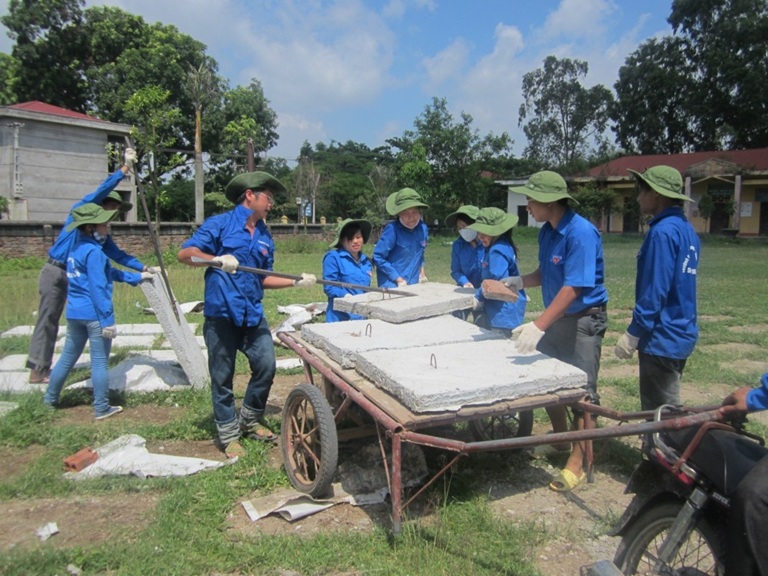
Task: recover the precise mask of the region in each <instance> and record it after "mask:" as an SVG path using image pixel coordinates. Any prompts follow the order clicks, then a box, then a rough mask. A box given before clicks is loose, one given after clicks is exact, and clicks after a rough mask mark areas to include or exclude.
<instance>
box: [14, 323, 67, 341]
mask: <svg viewBox="0 0 768 576" xmlns="http://www.w3.org/2000/svg"><path fill="white" fill-rule="evenodd" d="M34 330H35V327H34V326H14V327H13V328H10V329H8V330H6V331H5V332H3V333H2V334H0V338H12V337H14V336H32V332H34ZM64 332H66V330H65V329H64V326H63V325H62V326H59V334H58V335H57V336H56V337H57V338H59V339H61V338H63V337H64Z"/></svg>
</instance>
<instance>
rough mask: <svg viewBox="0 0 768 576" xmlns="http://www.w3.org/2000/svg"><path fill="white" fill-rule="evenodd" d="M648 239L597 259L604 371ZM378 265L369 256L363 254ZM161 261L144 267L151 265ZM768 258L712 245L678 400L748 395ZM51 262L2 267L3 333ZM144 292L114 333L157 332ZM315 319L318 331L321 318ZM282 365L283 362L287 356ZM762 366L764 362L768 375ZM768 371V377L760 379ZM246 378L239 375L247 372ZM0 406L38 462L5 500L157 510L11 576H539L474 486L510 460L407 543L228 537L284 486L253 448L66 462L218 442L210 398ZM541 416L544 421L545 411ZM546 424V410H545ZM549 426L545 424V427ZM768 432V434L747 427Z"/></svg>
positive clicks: (524, 248)
mask: <svg viewBox="0 0 768 576" xmlns="http://www.w3.org/2000/svg"><path fill="white" fill-rule="evenodd" d="M451 239H452V238H448V237H434V238H433V239H432V242H431V243H430V245H429V247H428V249H427V266H426V271H427V276H428V277H429V279H430V280H432V281H439V282H451V280H450V275H449V268H450V247H449V246H447V245H446V243H447V242H449V241H450V240H451ZM515 240H516V242H517V244H518V248H519V260H520V268H521V270H522V272H523V273H526V272H529V271H532V270H533V269H534V268H535V267H536V266H537V246H536V230H532V229H530V230H529V229H522V230H520V231H518V232H516V235H515ZM641 241H642V239H641V238H640V237H638V236H628V237H619V236H606V237H605V238H604V250H605V260H606V281H607V286H608V290H609V295H610V312H609V316H610V318H611V320H610V326H609V333H608V336H607V337H606V340H605V343H604V363H603V367H604V370H608V369H609V367H611V366H616V365H618V364H620V363H621V362H620V361H618V360H615V359H614V358H613V354H612V347H613V344H614V343H615V340H616V338H617V337H618V335H619V334H620V333H621V332H623V330H624V329H625V328H626V323H627V321H628V318H629V314H630V310H631V308H632V305H633V302H634V274H635V257H636V254H637V250H638V248H639V247H640V243H641ZM325 250H326V244H325V243H324V242H319V241H313V240H308V239H306V238H294V239H290V240H278V242H277V257H276V262H275V269H276V270H278V271H281V272H287V273H291V274H299V273H301V272H311V273H314V274H316V275H318V276H320V273H321V260H322V255H323V253H324V252H325ZM366 250H367V252H368V253H369V254H370V247H366ZM164 259H165V261H166V264H167V265H168V273H169V276H170V280H171V283H172V285H173V288H174V292H175V294H176V297H177V299H178V300H179V301H181V302H185V301H191V300H202V298H203V270H202V269H193V268H189V267H186V266H181V265H178V264H176V263H175V259H174V258H173V252H172V251H169V253H168V254H166V255H165V256H164ZM147 260H148V261H152V258H151V257H148V258H147ZM767 261H768V246H766V244H764V243H762V242H759V241H754V242H752V241H734V240H730V241H726V240H723V239H716V238H705V239H704V241H703V247H702V260H701V264H700V268H699V277H698V280H699V314H700V316H701V318H700V329H701V338H700V342H699V345H698V346H697V348H696V351H695V352H694V354H693V356H692V357H691V358H690V360H689V362H688V366H687V367H686V372H685V376H684V386H696V387H699V388H701V389H702V390H704V391H706V390H707V389H710V388H711V389H712V390H715V391H716V392H717V393H719V391H721V390H729V389H731V388H735V387H737V386H742V385H755V384H756V383H757V380H758V378H759V376H760V373H761V370H763V369H765V367H766V362H767V361H766V357H765V353H764V351H765V349H766V347H768V306H766V304H765V296H764V294H765V286H766V285H767V284H768V269H767V268H766V266H765V262H767ZM41 265H42V260H35V259H24V261H20V262H17V261H12V260H0V279H1V280H2V283H3V294H4V296H3V304H2V308H0V331H1V330H7V329H9V328H11V327H13V326H17V325H23V324H32V323H33V320H34V316H33V312H34V311H35V310H36V305H37V297H36V293H37V276H38V273H39V268H40V266H41ZM530 296H531V298H532V300H531V302H530V303H529V312H531V314H533V315H535V314H536V313H538V312H540V311H541V310H542V308H543V306H542V302H541V293H540V291H539V290H531V291H530ZM313 301H317V302H323V301H325V296H324V294H323V291H322V288H321V287H320V286H315V287H312V288H310V289H300V290H293V289H288V290H273V291H268V292H267V294H266V296H265V299H264V304H265V309H266V311H267V317H268V320H269V322H270V324H271V325H275V324H276V323H278V322H280V321H281V320H282V319H284V318H285V317H284V316H283V315H280V314H278V313H277V311H276V307H277V305H285V304H291V303H296V302H302V303H307V302H313ZM143 306H145V302H144V299H143V295H142V294H141V291H140V290H137V289H135V288H131V287H128V286H125V285H120V284H118V285H116V287H115V308H116V316H117V318H118V322H119V323H144V322H154V321H155V319H154V317H153V316H147V315H145V314H143V313H142V311H141V308H142V307H143ZM318 321H319V320H318ZM28 344H29V340H28V338H23V337H16V338H4V339H0V356H6V355H9V354H23V353H25V352H26V349H27V346H28ZM280 353H281V354H287V353H288V352H286V351H282V350H281V351H280ZM761 363H762V364H761ZM761 366H762V367H761ZM238 370H239V371H240V372H245V371H246V365H245V362H244V361H243V362H239V363H238ZM599 386H600V390H601V391H602V392H604V393H605V394H606V395H608V396H610V398H611V404H610V407H612V408H615V409H619V410H634V409H637V408H638V406H639V398H638V392H637V382H636V378H634V377H630V376H621V377H616V376H612V377H606V378H601V380H600V384H599ZM0 399H2V400H13V401H15V402H19V403H20V407H19V409H18V410H16V411H14V412H12V413H10V414H9V415H7V416H5V417H4V418H0V449H2V450H6V451H8V450H11V451H13V450H26V449H32V448H34V449H35V450H38V451H39V452H40V456H39V457H38V458H36V459H34V460H33V461H32V462H30V464H29V465H28V467H27V468H26V469H25V470H24V471H23V473H20V474H18V475H15V476H11V477H10V478H8V479H6V480H5V481H2V482H0V500H9V499H16V498H21V499H25V498H59V497H62V498H63V497H67V498H73V497H82V498H87V497H88V496H98V495H101V496H109V497H110V498H120V496H121V495H123V494H137V493H140V494H146V495H147V496H152V497H154V498H156V499H157V501H158V505H157V509H156V511H155V516H154V519H153V520H152V521H151V522H150V523H149V525H148V526H147V527H146V528H145V529H143V530H141V531H139V532H138V533H136V534H131V535H130V537H129V538H127V539H125V540H120V541H114V542H110V543H108V544H101V545H94V546H88V547H83V548H70V549H66V550H55V549H49V548H46V547H44V548H43V549H42V550H34V551H32V550H11V551H8V552H4V553H3V554H2V555H0V573H2V574H9V575H10V574H19V575H21V574H33V573H34V574H54V573H63V572H64V567H65V566H66V565H67V564H69V563H72V564H74V565H76V566H79V567H80V568H81V569H82V570H83V571H84V573H86V574H95V573H114V574H161V573H162V574H211V573H218V574H245V573H252V574H257V573H258V574H281V573H283V571H294V572H297V573H299V574H303V575H306V574H326V573H344V572H354V573H360V574H404V575H405V574H417V575H418V574H424V575H427V574H429V575H432V574H489V575H490V574H519V575H527V574H530V575H533V574H537V571H536V568H535V558H536V550H537V548H538V547H539V546H541V545H542V544H544V543H546V542H547V539H548V538H551V537H553V535H552V534H550V533H548V532H547V530H546V529H544V528H543V527H541V526H540V525H538V524H516V523H514V522H513V521H511V520H509V519H507V518H499V517H496V516H494V515H493V514H492V512H491V507H490V505H489V503H488V501H487V499H486V497H485V496H483V495H482V494H478V493H477V491H476V490H475V483H474V478H475V477H476V475H477V473H478V472H479V471H482V473H483V474H498V476H499V478H504V477H508V476H509V475H510V474H513V473H514V469H515V467H516V466H521V465H525V464H524V463H522V462H521V460H519V459H516V458H515V457H510V456H509V455H507V454H486V455H483V457H482V458H473V459H465V460H462V461H461V462H460V464H459V466H458V467H457V469H456V471H455V472H454V474H453V475H452V476H451V480H450V482H448V483H447V484H446V483H442V484H441V482H437V483H436V486H435V487H433V489H432V490H430V491H428V493H427V494H426V495H424V496H423V498H425V499H427V501H428V502H429V503H430V505H431V507H432V509H433V510H435V513H434V514H432V515H430V517H428V518H427V517H424V518H419V517H416V518H410V517H408V516H407V515H406V520H405V522H404V525H403V532H402V534H401V535H400V536H399V537H398V538H394V539H393V538H392V537H391V535H390V534H389V533H388V532H387V530H386V529H385V528H377V529H376V530H375V531H374V532H373V533H372V534H370V533H364V534H358V533H354V532H344V533H339V534H335V533H329V534H327V535H317V536H313V537H305V538H301V539H299V538H298V537H296V536H291V535H285V536H260V537H254V536H246V535H238V536H233V535H232V534H230V533H229V532H228V531H227V517H228V515H229V514H231V513H232V511H233V509H234V508H235V507H236V506H237V505H238V502H239V501H240V500H242V499H243V498H246V497H251V495H252V494H253V493H254V492H257V493H260V494H262V493H263V494H266V493H269V492H270V491H271V490H273V489H275V488H276V487H278V486H288V481H287V478H286V477H285V474H284V473H283V472H282V471H279V470H275V469H274V467H272V466H270V465H269V464H268V458H269V450H268V448H266V447H264V446H263V445H259V444H257V443H250V444H249V450H248V454H247V456H245V457H244V458H243V459H242V460H241V461H240V462H239V463H238V464H237V465H236V466H232V467H226V468H224V469H221V470H218V471H216V472H214V473H203V474H199V475H196V476H191V477H187V478H180V479H175V480H159V479H155V480H139V479H136V478H118V479H100V480H92V481H87V482H78V483H73V482H69V481H66V480H64V479H62V477H61V472H60V463H61V460H62V458H64V457H65V456H67V455H69V454H71V453H73V452H75V451H76V450H78V449H80V448H81V447H83V446H85V445H90V446H94V445H100V444H103V443H105V442H108V441H110V440H112V439H114V438H116V437H117V436H120V435H122V434H128V433H135V434H139V435H141V436H143V437H145V438H146V439H147V440H148V441H166V442H170V441H174V440H179V441H181V440H184V441H188V440H209V439H211V438H212V437H213V435H214V426H213V422H212V417H211V409H210V398H209V395H208V392H205V391H185V392H168V393H152V394H146V395H129V396H126V397H124V398H121V399H120V400H121V401H122V402H125V403H126V405H127V406H128V407H129V408H132V407H133V408H138V407H141V406H160V407H168V410H169V412H170V413H172V414H173V416H172V417H170V418H169V419H168V421H167V422H164V423H153V422H146V423H140V424H137V423H136V422H135V421H134V422H130V421H129V420H127V419H126V420H120V419H119V418H116V419H115V420H114V421H107V422H105V423H103V425H100V426H91V425H88V426H86V425H76V424H67V423H66V422H65V421H64V420H62V418H63V417H62V414H61V412H52V411H50V410H47V409H45V408H44V407H43V406H42V402H41V398H40V396H39V395H29V396H25V397H12V396H9V395H5V396H2V397H0ZM63 401H64V402H65V404H66V405H69V406H71V405H76V404H88V403H89V402H90V398H89V397H88V396H87V394H85V393H82V392H76V393H75V392H67V393H65V395H64V397H63ZM537 412H539V411H537ZM541 412H543V411H541ZM542 418H543V416H542V415H540V414H537V419H542ZM750 426H751V428H752V429H753V430H755V431H757V432H759V433H764V432H765V430H764V427H762V426H760V425H759V424H756V423H753V424H750ZM595 450H596V456H597V461H598V462H600V463H603V465H605V466H606V467H613V468H614V469H620V470H623V471H625V472H626V471H628V470H629V469H631V467H632V465H633V463H634V462H635V459H636V453H635V452H634V451H633V450H632V449H630V448H629V447H627V446H626V445H625V444H623V443H621V442H620V441H617V440H609V441H604V442H601V443H598V444H597V445H596V449H595ZM620 513H621V511H611V512H608V513H606V516H605V517H604V518H599V519H597V520H596V522H595V527H594V530H593V535H599V534H604V533H606V532H607V531H608V529H609V527H610V525H611V523H612V522H614V521H615V519H616V518H615V516H616V515H617V514H620Z"/></svg>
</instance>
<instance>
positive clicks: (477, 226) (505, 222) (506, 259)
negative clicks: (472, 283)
mask: <svg viewBox="0 0 768 576" xmlns="http://www.w3.org/2000/svg"><path fill="white" fill-rule="evenodd" d="M517 222H518V217H517V216H516V215H514V214H507V213H506V212H505V211H504V210H502V209H501V208H483V209H482V210H480V211H479V213H478V215H477V220H475V223H474V224H471V225H470V227H469V228H470V229H471V230H475V231H477V233H478V238H479V240H480V242H481V243H482V245H483V246H484V247H485V257H484V258H483V262H482V279H483V280H487V279H492V280H503V279H504V278H509V277H511V276H520V271H519V270H518V268H517V248H516V246H515V244H514V243H513V241H512V229H513V228H514V227H515V226H516V225H517ZM475 298H476V299H477V301H478V302H479V303H480V306H482V308H483V310H484V313H483V314H482V315H481V316H480V318H482V320H480V321H479V318H476V320H475V323H476V324H478V325H479V326H482V327H483V328H489V329H491V330H498V331H500V332H503V333H504V334H505V335H506V336H507V337H509V336H510V335H511V333H512V329H513V328H517V327H518V326H520V324H522V323H523V318H524V317H525V306H526V304H527V302H528V298H527V296H526V295H525V290H522V289H521V290H519V291H518V299H517V300H516V301H515V302H504V301H502V300H490V299H486V298H485V296H484V295H483V290H482V288H478V289H477V292H476V294H475Z"/></svg>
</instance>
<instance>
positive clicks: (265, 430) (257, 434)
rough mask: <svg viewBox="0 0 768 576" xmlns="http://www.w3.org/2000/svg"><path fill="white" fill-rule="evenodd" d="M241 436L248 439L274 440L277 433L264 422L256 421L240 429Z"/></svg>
mask: <svg viewBox="0 0 768 576" xmlns="http://www.w3.org/2000/svg"><path fill="white" fill-rule="evenodd" d="M242 437H243V438H248V440H258V441H259V442H276V441H277V438H278V436H277V434H275V433H274V431H273V430H272V429H271V428H270V427H269V426H267V425H266V424H265V423H264V422H256V423H255V424H251V425H250V426H247V427H246V428H244V429H243V430H242Z"/></svg>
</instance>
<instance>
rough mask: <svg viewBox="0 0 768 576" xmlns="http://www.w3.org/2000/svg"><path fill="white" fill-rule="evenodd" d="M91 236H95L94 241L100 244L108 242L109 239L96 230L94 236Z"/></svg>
mask: <svg viewBox="0 0 768 576" xmlns="http://www.w3.org/2000/svg"><path fill="white" fill-rule="evenodd" d="M91 236H93V239H94V240H96V242H98V243H99V244H104V242H106V241H107V237H106V236H104V235H103V234H99V233H98V232H96V231H95V230H94V232H93V234H91Z"/></svg>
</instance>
